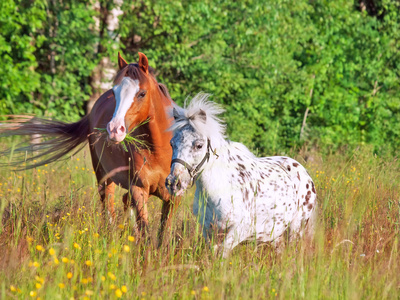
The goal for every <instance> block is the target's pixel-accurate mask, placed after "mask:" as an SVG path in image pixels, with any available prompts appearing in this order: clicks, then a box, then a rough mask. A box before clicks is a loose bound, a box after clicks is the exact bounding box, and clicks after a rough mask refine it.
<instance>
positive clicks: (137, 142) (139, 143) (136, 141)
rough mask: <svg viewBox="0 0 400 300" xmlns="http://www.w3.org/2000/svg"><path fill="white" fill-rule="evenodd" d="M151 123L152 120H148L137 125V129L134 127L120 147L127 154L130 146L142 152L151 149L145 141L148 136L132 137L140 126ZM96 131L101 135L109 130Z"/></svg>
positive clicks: (99, 129) (100, 129)
mask: <svg viewBox="0 0 400 300" xmlns="http://www.w3.org/2000/svg"><path fill="white" fill-rule="evenodd" d="M149 121H150V118H147V119H146V120H144V121H143V122H141V123H139V124H138V125H136V126H135V127H133V128H132V130H130V131H129V133H128V134H127V135H126V136H125V138H124V139H123V141H121V142H120V145H121V146H122V148H123V149H124V150H125V151H126V152H128V145H133V146H134V147H135V149H136V150H140V149H143V148H145V149H149V145H148V142H147V141H146V140H144V139H143V138H144V137H145V136H146V134H139V135H135V136H133V135H131V134H132V133H133V132H134V131H135V130H136V129H138V128H139V127H140V126H143V125H145V124H147V123H149ZM94 129H95V130H97V131H100V132H101V133H106V132H107V128H94Z"/></svg>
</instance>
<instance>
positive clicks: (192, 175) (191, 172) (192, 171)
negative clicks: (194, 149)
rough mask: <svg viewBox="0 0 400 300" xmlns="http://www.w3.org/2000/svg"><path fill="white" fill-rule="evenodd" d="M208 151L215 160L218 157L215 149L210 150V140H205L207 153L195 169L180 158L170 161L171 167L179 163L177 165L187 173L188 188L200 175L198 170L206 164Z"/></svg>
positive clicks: (208, 157)
mask: <svg viewBox="0 0 400 300" xmlns="http://www.w3.org/2000/svg"><path fill="white" fill-rule="evenodd" d="M210 150H211V153H212V154H214V155H215V156H216V157H217V158H218V157H219V156H218V154H217V153H216V151H215V149H214V150H213V148H211V143H210V139H207V153H206V154H205V155H204V157H203V159H202V160H201V162H200V163H199V164H198V165H197V166H196V167H195V168H193V167H192V166H191V165H190V164H188V163H187V162H185V161H184V160H182V159H180V158H175V159H173V160H172V161H171V167H172V165H173V164H174V163H179V164H181V165H183V166H184V167H185V168H186V169H187V170H188V172H189V175H190V178H191V183H190V187H192V186H193V185H194V183H195V182H196V180H197V177H198V176H199V175H200V168H201V167H202V166H203V165H204V164H205V163H206V162H208V161H209V159H210Z"/></svg>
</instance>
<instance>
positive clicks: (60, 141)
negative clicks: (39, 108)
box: [0, 116, 90, 170]
mask: <svg viewBox="0 0 400 300" xmlns="http://www.w3.org/2000/svg"><path fill="white" fill-rule="evenodd" d="M6 125H7V124H4V127H3V125H0V137H6V136H22V135H26V136H31V137H34V136H39V138H38V139H33V140H32V142H31V143H30V144H29V145H26V144H24V143H21V144H18V145H17V147H16V148H15V149H13V148H11V149H8V150H6V151H3V152H1V153H0V156H2V155H9V156H13V157H14V158H15V159H13V162H10V163H8V164H7V165H11V166H14V167H16V169H18V170H22V169H31V168H35V167H37V166H41V165H44V164H48V163H51V162H53V161H56V160H58V159H60V158H61V157H63V156H64V155H66V154H67V153H69V152H71V151H72V150H75V152H74V153H76V152H78V151H79V150H81V149H82V148H83V147H84V146H85V144H86V143H87V141H88V135H89V134H90V132H89V131H90V129H89V117H88V116H85V117H84V118H82V119H81V120H80V121H78V122H76V123H69V124H68V123H63V122H59V121H53V120H46V119H40V118H31V119H30V120H28V121H26V122H23V123H19V122H14V123H11V125H12V126H10V125H9V124H8V126H6ZM37 140H39V141H37ZM31 153H33V155H31ZM3 166H4V164H3Z"/></svg>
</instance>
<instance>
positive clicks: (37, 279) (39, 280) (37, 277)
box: [35, 275, 44, 284]
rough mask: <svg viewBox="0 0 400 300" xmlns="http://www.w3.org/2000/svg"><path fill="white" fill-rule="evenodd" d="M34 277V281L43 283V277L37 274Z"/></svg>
mask: <svg viewBox="0 0 400 300" xmlns="http://www.w3.org/2000/svg"><path fill="white" fill-rule="evenodd" d="M35 279H36V281H38V282H40V283H41V284H43V283H44V279H43V278H41V277H39V276H37V275H36V276H35Z"/></svg>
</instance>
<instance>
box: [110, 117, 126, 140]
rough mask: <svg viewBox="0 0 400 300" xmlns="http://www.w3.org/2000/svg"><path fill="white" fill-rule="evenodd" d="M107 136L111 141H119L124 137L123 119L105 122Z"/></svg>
mask: <svg viewBox="0 0 400 300" xmlns="http://www.w3.org/2000/svg"><path fill="white" fill-rule="evenodd" d="M107 132H108V138H109V140H111V141H114V142H117V143H120V142H122V141H123V140H124V139H125V136H126V127H125V121H124V120H111V121H110V122H108V124H107Z"/></svg>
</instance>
